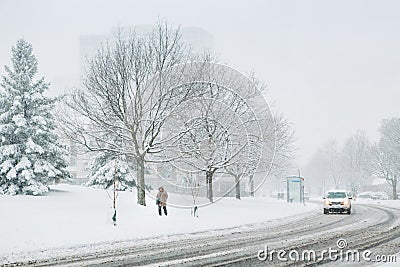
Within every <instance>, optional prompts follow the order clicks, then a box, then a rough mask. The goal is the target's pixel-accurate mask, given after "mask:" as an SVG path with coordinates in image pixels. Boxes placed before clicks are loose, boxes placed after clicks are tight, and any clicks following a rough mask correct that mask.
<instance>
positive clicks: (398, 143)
mask: <svg viewBox="0 0 400 267" xmlns="http://www.w3.org/2000/svg"><path fill="white" fill-rule="evenodd" d="M379 130H380V134H381V137H380V140H379V142H378V144H376V145H374V146H373V149H372V151H373V153H372V155H373V165H372V166H373V171H374V174H375V175H376V176H378V177H381V178H384V179H386V182H387V183H388V184H389V185H390V186H391V187H392V194H393V196H392V197H393V199H397V186H398V184H399V183H400V118H391V119H385V120H383V121H382V124H381V127H380V129H379Z"/></svg>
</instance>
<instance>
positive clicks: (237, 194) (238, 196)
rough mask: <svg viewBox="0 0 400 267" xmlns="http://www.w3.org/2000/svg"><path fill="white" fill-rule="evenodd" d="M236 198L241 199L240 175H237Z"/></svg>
mask: <svg viewBox="0 0 400 267" xmlns="http://www.w3.org/2000/svg"><path fill="white" fill-rule="evenodd" d="M235 187H236V198H237V199H240V179H239V175H235Z"/></svg>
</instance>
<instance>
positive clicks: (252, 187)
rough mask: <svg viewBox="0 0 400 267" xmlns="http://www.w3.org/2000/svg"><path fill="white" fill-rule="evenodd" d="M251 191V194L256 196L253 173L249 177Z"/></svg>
mask: <svg viewBox="0 0 400 267" xmlns="http://www.w3.org/2000/svg"><path fill="white" fill-rule="evenodd" d="M249 191H250V196H252V197H254V179H253V174H251V175H250V177H249Z"/></svg>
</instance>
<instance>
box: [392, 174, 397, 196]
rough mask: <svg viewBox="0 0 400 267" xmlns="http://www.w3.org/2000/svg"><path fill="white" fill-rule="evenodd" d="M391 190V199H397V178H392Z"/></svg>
mask: <svg viewBox="0 0 400 267" xmlns="http://www.w3.org/2000/svg"><path fill="white" fill-rule="evenodd" d="M392 190H393V199H394V200H396V199H397V178H393V182H392Z"/></svg>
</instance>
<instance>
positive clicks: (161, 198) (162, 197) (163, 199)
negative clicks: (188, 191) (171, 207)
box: [156, 186, 168, 216]
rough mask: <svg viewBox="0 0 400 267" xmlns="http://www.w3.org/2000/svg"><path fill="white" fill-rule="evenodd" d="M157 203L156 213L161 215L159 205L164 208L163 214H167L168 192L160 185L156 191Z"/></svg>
mask: <svg viewBox="0 0 400 267" xmlns="http://www.w3.org/2000/svg"><path fill="white" fill-rule="evenodd" d="M156 199H157V204H158V214H159V215H160V216H161V215H162V213H161V207H162V208H163V209H164V214H165V216H167V199H168V193H167V191H165V189H164V187H162V186H160V188H159V189H158V193H157V197H156Z"/></svg>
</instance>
